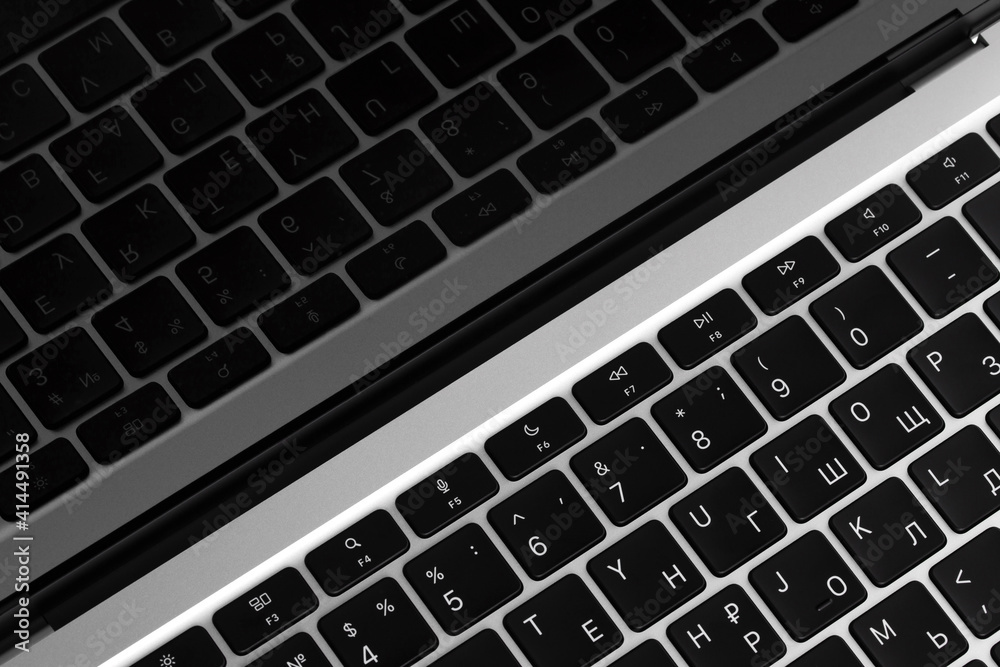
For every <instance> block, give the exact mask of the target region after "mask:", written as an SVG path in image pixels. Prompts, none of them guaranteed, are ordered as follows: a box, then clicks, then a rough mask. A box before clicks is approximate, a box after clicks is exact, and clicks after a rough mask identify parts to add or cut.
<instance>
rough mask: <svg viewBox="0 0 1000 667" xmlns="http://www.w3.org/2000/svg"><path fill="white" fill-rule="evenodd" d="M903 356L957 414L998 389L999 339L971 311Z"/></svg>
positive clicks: (999, 378) (990, 396)
mask: <svg viewBox="0 0 1000 667" xmlns="http://www.w3.org/2000/svg"><path fill="white" fill-rule="evenodd" d="M906 358H907V359H908V360H909V362H910V364H911V365H912V366H913V367H914V368H916V369H917V373H919V374H920V377H922V378H923V380H924V382H926V383H927V384H928V386H930V388H931V390H932V391H933V392H934V394H935V395H936V396H937V397H938V398H939V399H941V402H942V403H944V405H945V407H946V408H947V409H948V412H950V413H951V414H953V415H954V416H956V417H964V416H965V415H967V414H969V413H970V412H972V411H973V410H975V409H976V408H978V407H979V406H980V405H982V404H983V403H985V402H986V401H988V400H990V399H991V398H993V397H994V396H996V395H997V394H998V393H1000V342H997V339H996V338H995V337H994V336H993V334H992V333H990V330H989V329H987V328H986V326H985V325H984V324H983V322H982V320H980V319H979V318H978V317H976V316H975V315H973V314H972V313H967V314H965V315H962V316H961V317H959V318H958V319H956V320H955V321H954V322H952V323H951V324H949V325H948V326H946V327H945V328H944V329H942V330H940V331H938V332H937V333H935V334H933V335H932V336H930V337H928V338H927V339H926V340H925V341H923V342H922V343H920V344H919V345H917V346H916V347H914V348H913V349H912V350H910V352H909V353H908V354H907V355H906Z"/></svg>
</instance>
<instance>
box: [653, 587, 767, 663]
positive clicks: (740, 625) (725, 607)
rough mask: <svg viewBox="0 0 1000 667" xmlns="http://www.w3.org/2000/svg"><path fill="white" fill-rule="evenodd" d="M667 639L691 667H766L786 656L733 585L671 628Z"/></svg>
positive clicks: (757, 612)
mask: <svg viewBox="0 0 1000 667" xmlns="http://www.w3.org/2000/svg"><path fill="white" fill-rule="evenodd" d="M667 636H668V637H670V641H671V642H673V644H674V646H676V647H677V650H678V651H680V652H681V655H682V656H684V659H685V660H687V663H688V664H689V665H691V667H718V666H719V665H726V667H768V665H772V664H774V663H775V662H777V661H778V660H780V659H781V658H783V657H784V655H785V653H786V652H787V647H786V646H785V643H784V642H783V641H781V638H780V637H778V634H777V633H776V632H775V631H774V629H773V628H772V627H771V625H770V623H768V621H767V620H766V619H765V618H764V615H763V614H761V612H760V610H759V609H758V608H757V606H756V605H755V604H754V603H753V602H752V601H751V600H750V598H749V597H748V596H747V594H746V591H744V590H743V589H742V588H740V587H739V586H737V585H736V584H732V585H730V586H728V587H726V588H724V589H722V591H720V592H719V593H716V594H715V595H713V596H712V597H711V598H709V599H708V600H707V601H706V602H703V603H701V604H700V605H698V606H697V607H695V608H694V609H693V610H692V611H690V612H688V613H687V614H685V615H684V616H683V617H681V619H680V620H679V621H676V622H674V623H673V624H671V625H670V626H669V627H668V628H667Z"/></svg>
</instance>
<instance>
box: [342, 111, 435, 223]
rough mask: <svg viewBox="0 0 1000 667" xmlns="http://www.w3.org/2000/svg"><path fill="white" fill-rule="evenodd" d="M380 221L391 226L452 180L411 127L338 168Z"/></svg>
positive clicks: (359, 197) (366, 206) (426, 201)
mask: <svg viewBox="0 0 1000 667" xmlns="http://www.w3.org/2000/svg"><path fill="white" fill-rule="evenodd" d="M340 176H341V178H343V179H344V182H346V183H347V185H348V186H349V187H350V188H351V190H353V191H354V194H355V195H357V197H358V199H360V200H361V203H363V204H364V205H365V208H367V209H368V211H369V212H370V213H371V214H372V215H373V216H374V217H375V219H376V220H377V221H378V222H379V224H382V225H385V226H389V225H393V224H395V223H397V222H399V221H400V220H402V219H403V218H404V217H406V216H407V215H409V214H410V213H413V212H414V211H416V210H417V209H419V208H420V207H421V206H423V205H424V204H427V203H428V202H430V201H432V200H434V199H436V198H437V197H438V196H439V195H442V194H444V193H445V192H447V191H448V190H450V189H451V186H452V181H451V177H450V176H448V174H447V172H445V170H444V169H442V168H441V165H440V164H438V162H437V160H435V159H434V157H433V156H432V155H431V154H430V152H429V150H428V148H427V147H426V146H424V144H423V143H421V142H420V140H419V139H417V136H416V135H415V134H413V132H411V131H410V130H400V131H399V132H396V133H395V134H392V135H390V136H388V137H386V138H385V139H383V140H382V141H380V142H379V143H378V144H376V145H375V146H374V147H372V148H369V149H368V150H367V151H365V152H364V153H362V154H361V155H359V156H357V157H355V158H354V159H352V160H350V161H348V162H347V163H345V164H344V165H343V166H342V167H341V168H340Z"/></svg>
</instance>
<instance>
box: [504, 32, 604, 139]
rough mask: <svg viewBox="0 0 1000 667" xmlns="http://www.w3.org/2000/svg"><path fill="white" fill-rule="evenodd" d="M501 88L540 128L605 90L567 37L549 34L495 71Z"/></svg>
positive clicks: (567, 114)
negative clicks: (549, 37)
mask: <svg viewBox="0 0 1000 667" xmlns="http://www.w3.org/2000/svg"><path fill="white" fill-rule="evenodd" d="M497 79H498V80H499V81H500V83H501V85H503V87H504V89H505V90H506V91H507V92H508V93H510V95H511V96H512V97H513V98H514V100H515V101H516V102H517V103H518V105H520V107H521V108H522V109H524V111H525V113H527V114H528V116H529V117H530V118H531V120H532V121H534V123H535V125H537V126H538V127H540V128H542V129H543V130H549V129H552V128H554V127H555V126H556V125H558V124H559V123H561V122H563V121H564V120H566V119H567V118H569V117H570V116H572V115H573V114H575V113H576V112H578V111H581V110H583V109H584V108H586V107H587V106H589V105H590V104H591V103H592V102H595V101H597V100H599V99H600V98H602V97H604V96H605V95H607V94H608V90H609V89H608V84H607V82H605V81H604V79H602V78H601V75H600V74H598V73H597V70H595V69H594V68H593V66H592V65H591V64H590V63H589V62H588V61H587V59H586V58H584V56H583V54H582V53H580V51H579V50H578V49H577V48H576V47H575V46H574V45H573V43H572V42H571V41H570V40H569V38H568V37H565V36H562V35H560V36H559V37H553V38H552V39H550V40H549V41H547V42H546V43H545V44H542V45H541V46H539V47H537V48H536V49H535V50H534V51H531V52H530V53H529V54H528V55H526V56H523V57H522V58H520V59H518V60H515V61H514V62H513V63H511V64H510V65H507V66H506V67H504V68H503V69H501V70H500V71H499V72H497Z"/></svg>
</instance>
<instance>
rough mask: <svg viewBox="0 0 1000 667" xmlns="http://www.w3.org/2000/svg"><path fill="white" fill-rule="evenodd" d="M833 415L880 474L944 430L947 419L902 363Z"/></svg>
mask: <svg viewBox="0 0 1000 667" xmlns="http://www.w3.org/2000/svg"><path fill="white" fill-rule="evenodd" d="M830 412H831V413H832V414H833V416H834V418H836V420H837V422H838V423H839V424H840V425H841V427H843V429H844V430H845V431H847V434H848V435H849V436H851V440H853V441H854V444H856V445H857V446H858V449H860V450H861V452H862V453H863V454H864V455H865V458H867V459H868V462H869V463H871V464H872V466H873V467H874V468H875V469H876V470H885V469H886V468H888V467H889V466H891V465H892V464H893V463H896V462H897V461H899V460H900V459H902V458H903V457H904V456H906V455H907V454H909V453H910V452H913V451H916V450H917V448H918V447H920V446H921V445H923V444H924V443H926V442H927V441H929V440H930V439H931V438H933V437H934V436H936V435H937V434H938V433H940V432H941V431H943V430H944V420H943V419H941V416H940V415H938V413H937V410H935V409H934V406H933V405H931V404H930V401H928V400H927V399H926V398H925V397H924V394H923V393H922V392H921V391H920V390H919V389H917V387H916V385H914V384H913V381H912V380H910V378H909V376H907V375H906V373H905V372H904V371H903V369H902V368H900V367H899V366H897V365H896V364H889V365H887V366H886V367H884V368H881V369H879V370H878V371H877V372H876V373H874V374H872V375H870V376H868V377H867V378H865V379H864V381H863V382H861V383H859V384H857V385H855V386H854V387H852V388H851V389H850V390H848V391H847V393H845V394H843V395H842V396H839V397H837V398H836V399H835V400H834V401H832V402H831V403H830Z"/></svg>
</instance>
